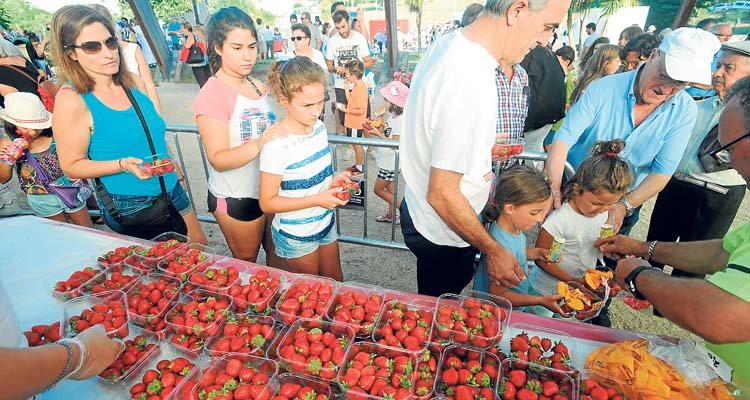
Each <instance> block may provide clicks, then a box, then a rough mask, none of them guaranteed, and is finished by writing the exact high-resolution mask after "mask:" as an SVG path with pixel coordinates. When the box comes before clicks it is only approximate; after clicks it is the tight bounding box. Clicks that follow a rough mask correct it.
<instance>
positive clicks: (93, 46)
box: [63, 36, 118, 54]
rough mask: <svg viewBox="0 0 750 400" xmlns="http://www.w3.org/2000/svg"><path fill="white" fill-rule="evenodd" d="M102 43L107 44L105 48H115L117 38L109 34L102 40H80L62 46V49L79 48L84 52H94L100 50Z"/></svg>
mask: <svg viewBox="0 0 750 400" xmlns="http://www.w3.org/2000/svg"><path fill="white" fill-rule="evenodd" d="M102 44H104V45H105V46H107V48H108V49H110V50H117V44H118V40H117V38H116V37H114V36H110V37H108V38H107V39H106V40H105V41H103V42H99V41H90V42H81V44H71V45H67V46H63V48H64V49H81V50H82V51H83V52H84V53H86V54H96V53H98V52H100V51H102Z"/></svg>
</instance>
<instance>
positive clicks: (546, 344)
mask: <svg viewBox="0 0 750 400" xmlns="http://www.w3.org/2000/svg"><path fill="white" fill-rule="evenodd" d="M541 345H542V350H544V352H545V353H546V352H548V351H549V349H550V348H552V340H550V339H549V338H543V339H542V340H541Z"/></svg>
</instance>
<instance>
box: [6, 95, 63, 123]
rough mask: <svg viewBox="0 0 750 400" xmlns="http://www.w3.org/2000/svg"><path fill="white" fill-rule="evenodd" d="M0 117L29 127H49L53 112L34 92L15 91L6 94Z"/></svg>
mask: <svg viewBox="0 0 750 400" xmlns="http://www.w3.org/2000/svg"><path fill="white" fill-rule="evenodd" d="M0 118H2V119H4V120H6V121H8V122H10V123H11V124H13V125H15V126H20V127H22V128H29V129H47V128H49V127H51V126H52V113H50V112H49V111H47V110H46V109H45V108H44V104H42V101H41V100H40V99H39V97H37V96H36V95H34V94H33V93H25V92H13V93H9V94H7V95H6V96H5V108H0Z"/></svg>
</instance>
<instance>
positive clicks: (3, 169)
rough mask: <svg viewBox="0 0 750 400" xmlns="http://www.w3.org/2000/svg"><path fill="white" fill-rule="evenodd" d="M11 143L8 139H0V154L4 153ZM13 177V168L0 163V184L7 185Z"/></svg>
mask: <svg viewBox="0 0 750 400" xmlns="http://www.w3.org/2000/svg"><path fill="white" fill-rule="evenodd" d="M11 143H13V142H12V141H11V140H10V139H7V138H4V137H0V153H5V151H6V150H7V148H8V146H10V145H11ZM12 177H13V166H12V165H5V163H0V183H8V181H9V180H10V179H11V178H12Z"/></svg>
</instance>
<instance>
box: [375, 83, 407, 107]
mask: <svg viewBox="0 0 750 400" xmlns="http://www.w3.org/2000/svg"><path fill="white" fill-rule="evenodd" d="M380 95H381V96H383V98H384V99H386V100H388V101H389V102H391V103H393V104H394V105H396V106H399V107H401V108H404V107H405V106H406V99H407V98H408V97H409V88H408V87H407V86H406V85H404V84H403V83H401V82H400V81H392V82H391V83H389V84H387V85H386V86H385V87H384V88H382V89H380Z"/></svg>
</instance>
